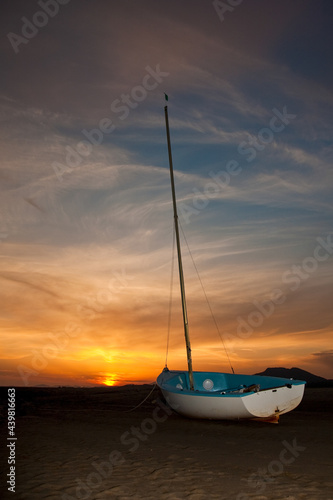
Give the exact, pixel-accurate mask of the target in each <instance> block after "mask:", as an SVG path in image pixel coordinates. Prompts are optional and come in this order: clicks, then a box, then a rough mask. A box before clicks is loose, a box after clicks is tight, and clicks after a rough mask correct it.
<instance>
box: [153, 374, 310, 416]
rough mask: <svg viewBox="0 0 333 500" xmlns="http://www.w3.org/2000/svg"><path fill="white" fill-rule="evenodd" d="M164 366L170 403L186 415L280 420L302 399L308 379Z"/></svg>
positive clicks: (162, 384) (165, 393) (163, 388)
mask: <svg viewBox="0 0 333 500" xmlns="http://www.w3.org/2000/svg"><path fill="white" fill-rule="evenodd" d="M193 377H194V388H195V390H194V391H191V390H190V389H189V381H188V372H186V371H169V370H164V371H163V372H162V373H161V374H160V375H159V377H158V379H157V384H158V386H159V387H160V389H161V391H162V393H163V396H164V397H165V399H166V401H167V403H168V404H169V406H170V407H171V408H172V409H173V410H174V411H176V412H177V413H179V414H180V415H183V416H185V417H189V418H202V419H217V420H239V419H262V420H268V421H269V420H275V421H277V420H278V417H279V415H282V414H284V413H287V412H289V411H291V410H293V409H294V408H296V406H298V405H299V403H300V402H301V400H302V397H303V394H304V387H305V382H303V381H300V380H292V379H284V378H278V377H265V376H260V375H253V376H251V375H238V374H237V375H234V374H227V373H216V372H193Z"/></svg>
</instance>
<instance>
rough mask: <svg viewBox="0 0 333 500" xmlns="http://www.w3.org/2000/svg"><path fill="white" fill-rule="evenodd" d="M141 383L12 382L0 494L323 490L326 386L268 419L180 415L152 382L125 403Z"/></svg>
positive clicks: (173, 495) (311, 493)
mask: <svg viewBox="0 0 333 500" xmlns="http://www.w3.org/2000/svg"><path fill="white" fill-rule="evenodd" d="M151 388H152V387H151V386H148V385H146V386H126V387H121V388H110V389H108V388H103V389H68V388H59V389H33V388H18V389H17V394H16V400H17V406H18V413H19V415H18V416H17V419H16V426H17V437H18V440H17V445H16V459H17V463H16V492H15V493H11V492H8V491H7V486H6V480H7V479H6V473H7V472H8V470H7V469H8V465H7V464H6V463H5V466H4V468H3V467H2V474H1V478H0V479H1V484H0V497H1V498H4V499H5V498H11V499H13V500H44V499H48V500H73V499H79V500H88V499H89V500H95V499H96V500H97V499H98V500H109V499H110V500H111V499H112V500H136V499H145V500H150V499H152V500H160V499H162V500H183V499H188V500H210V499H233V500H247V499H257V500H264V499H278V500H282V499H283V500H285V499H288V500H296V499H297V500H299V499H304V500H310V499H313V500H321V499H325V500H329V499H333V470H332V463H333V460H332V434H333V433H332V411H333V405H332V396H333V389H332V388H326V389H307V390H306V393H305V397H304V400H303V402H302V403H301V405H300V406H299V407H298V409H297V410H294V411H293V412H291V413H289V414H287V415H285V416H282V417H281V420H280V424H278V425H273V424H263V423H258V422H250V421H249V422H217V421H198V420H189V419H185V418H183V417H180V416H178V415H176V414H174V413H171V412H170V410H168V409H167V408H166V407H165V406H163V404H162V403H161V402H160V401H161V400H160V394H159V391H158V389H157V388H156V389H155V390H154V392H153V393H152V394H151V396H150V397H149V398H148V400H147V401H146V402H145V403H144V404H143V405H142V406H140V407H139V408H137V409H135V410H134V411H130V412H129V411H128V410H129V409H131V408H133V407H134V406H135V405H137V404H138V403H140V401H142V400H143V399H144V397H145V396H147V395H148V394H149V392H150V391H151ZM2 396H6V390H5V389H2ZM2 404H4V401H3V398H2ZM3 410H6V408H3ZM3 416H5V417H6V413H4V412H3ZM5 424H6V422H5ZM1 431H2V433H1V434H2V436H3V439H2V441H1V450H2V451H3V450H5V455H6V454H7V449H6V444H5V439H6V436H7V429H6V427H4V428H2V429H1Z"/></svg>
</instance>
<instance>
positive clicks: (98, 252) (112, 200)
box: [0, 0, 333, 386]
mask: <svg viewBox="0 0 333 500" xmlns="http://www.w3.org/2000/svg"><path fill="white" fill-rule="evenodd" d="M0 9H1V16H0V26H1V49H0V57H1V69H2V71H1V73H2V75H1V80H0V85H1V88H0V107H1V134H0V142H1V163H0V179H1V187H0V190H1V193H0V208H1V218H0V255H1V260H0V262H1V267H0V269H1V271H0V284H1V286H0V294H1V305H2V307H1V313H0V328H1V346H0V348H1V352H0V360H1V361H0V385H6V386H13V385H14V386H34V385H42V384H45V385H50V386H54V385H56V386H57V385H71V386H94V385H99V384H105V385H123V384H128V383H144V382H153V381H154V380H155V379H156V377H157V375H158V374H159V373H160V371H161V370H162V369H163V367H164V365H165V362H166V357H167V364H168V367H169V369H186V366H187V363H186V350H185V343H184V334H183V325H182V316H181V302H180V294H179V281H178V276H177V265H176V261H175V259H174V253H173V212H172V199H171V190H170V177H169V164H168V152H167V145H166V133H165V120H164V106H165V104H166V101H165V97H164V93H166V94H167V95H168V101H167V104H168V113H169V122H170V133H171V141H172V154H173V164H174V173H175V183H176V194H177V202H178V212H179V222H180V226H181V236H182V253H183V265H184V274H185V282H186V294H187V307H188V316H189V329H190V336H191V347H192V357H193V367H194V369H195V370H204V371H226V372H230V370H231V366H232V367H233V369H234V370H235V372H237V373H249V374H250V373H258V372H261V371H263V370H265V369H266V368H267V367H278V366H281V367H282V366H283V367H286V368H291V367H295V366H296V367H299V368H302V369H304V370H308V371H310V372H312V373H315V374H316V375H319V376H322V377H326V378H333V369H332V358H333V351H332V343H331V339H332V324H333V314H332V285H333V272H332V263H333V230H332V229H333V228H332V208H333V206H332V200H333V197H332V194H333V193H332V188H333V174H332V158H333V147H332V116H333V114H332V112H333V94H332V88H333V64H332V57H331V48H332V46H333V32H332V29H331V26H332V21H333V4H332V3H331V2H329V1H324V0H294V1H293V2H290V1H288V0H271V1H270V2H267V1H265V0H243V1H242V0H226V1H225V2H222V1H220V2H216V1H215V2H213V1H205V0H191V1H190V0H182V1H179V0H178V1H176V0H171V1H170V0H168V1H162V0H141V1H140V2H138V1H135V0H123V1H122V2H118V1H114V0H110V1H106V0H95V1H94V2H92V1H88V0H80V1H79V0H70V1H69V0H61V1H60V0H58V1H56V0H48V1H47V0H40V1H39V2H37V1H32V0H28V1H27V0H25V1H23V0H22V1H21V0H3V1H2V2H1V7H0ZM198 274H199V277H200V278H198ZM171 283H172V284H171ZM201 284H202V286H201ZM206 297H207V298H208V301H209V306H208V304H207V301H206ZM210 309H211V310H212V312H213V314H214V318H215V320H214V319H212V316H211V314H210ZM216 325H217V326H218V328H216ZM168 339H169V341H168ZM167 345H168V350H167Z"/></svg>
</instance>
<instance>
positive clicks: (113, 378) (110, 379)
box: [103, 373, 117, 386]
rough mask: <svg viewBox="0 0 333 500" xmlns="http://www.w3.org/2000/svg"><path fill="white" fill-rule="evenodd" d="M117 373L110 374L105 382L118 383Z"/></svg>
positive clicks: (108, 384) (108, 383)
mask: <svg viewBox="0 0 333 500" xmlns="http://www.w3.org/2000/svg"><path fill="white" fill-rule="evenodd" d="M116 383H117V375H116V374H115V373H111V374H108V375H107V376H106V377H105V379H104V380H103V384H104V385H107V386H112V385H116Z"/></svg>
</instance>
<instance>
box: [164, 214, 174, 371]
mask: <svg viewBox="0 0 333 500" xmlns="http://www.w3.org/2000/svg"><path fill="white" fill-rule="evenodd" d="M175 243H176V239H175V223H174V222H173V225H172V259H171V278H170V295H169V317H168V335H167V346H166V355H165V368H167V366H168V354H169V340H170V330H171V312H172V291H173V273H174V267H175Z"/></svg>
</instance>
